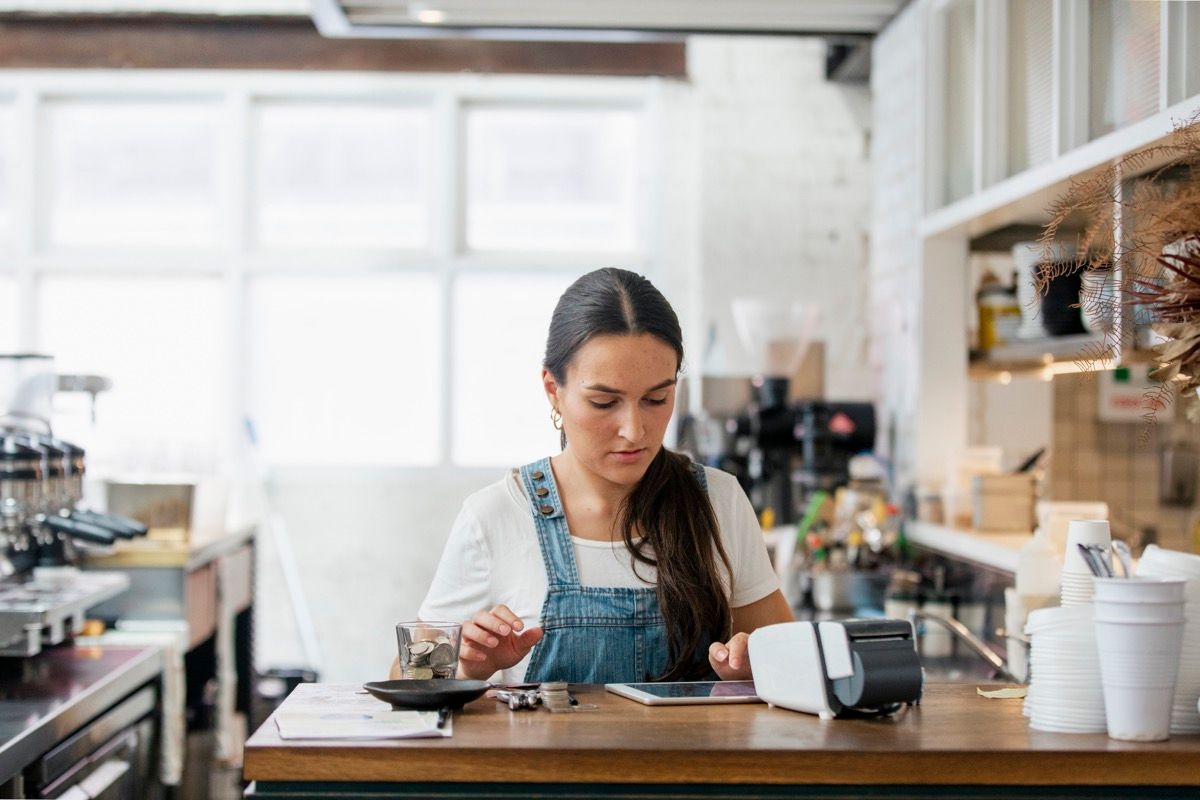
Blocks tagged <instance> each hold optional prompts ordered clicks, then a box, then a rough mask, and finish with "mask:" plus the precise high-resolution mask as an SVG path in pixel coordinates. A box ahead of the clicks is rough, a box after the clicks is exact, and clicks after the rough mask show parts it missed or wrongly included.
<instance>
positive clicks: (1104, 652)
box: [1094, 577, 1187, 742]
mask: <svg viewBox="0 0 1200 800" xmlns="http://www.w3.org/2000/svg"><path fill="white" fill-rule="evenodd" d="M1094 583H1095V591H1096V596H1095V601H1094V602H1095V607H1096V645H1097V649H1098V651H1099V653H1100V675H1101V678H1102V679H1103V684H1104V711H1105V716H1106V718H1107V721H1108V735H1109V737H1110V738H1113V739H1124V740H1127V741H1134V742H1156V741H1160V740H1162V739H1166V738H1167V737H1168V735H1169V732H1170V728H1171V708H1172V705H1173V702H1174V696H1175V678H1176V675H1177V674H1178V672H1179V653H1180V650H1181V646H1182V638H1183V623H1184V589H1185V587H1186V585H1187V583H1186V581H1184V580H1180V579H1172V578H1138V577H1134V578H1096V580H1095V581H1094Z"/></svg>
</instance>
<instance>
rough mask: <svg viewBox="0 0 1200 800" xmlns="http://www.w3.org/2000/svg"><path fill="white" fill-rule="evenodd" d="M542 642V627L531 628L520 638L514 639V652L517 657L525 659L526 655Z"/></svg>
mask: <svg viewBox="0 0 1200 800" xmlns="http://www.w3.org/2000/svg"><path fill="white" fill-rule="evenodd" d="M541 640H542V629H541V627H540V626H539V627H535V628H530V629H529V630H527V631H525V632H524V633H522V634H519V635H518V636H514V637H513V650H515V651H516V652H517V655H518V656H520V657H521V658H524V657H525V655H526V654H527V653H528V652H529V651H530V650H532V649H533V646H534V645H536V644H537V643H538V642H540V641H541Z"/></svg>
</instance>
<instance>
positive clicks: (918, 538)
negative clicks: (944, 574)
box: [904, 522, 1033, 574]
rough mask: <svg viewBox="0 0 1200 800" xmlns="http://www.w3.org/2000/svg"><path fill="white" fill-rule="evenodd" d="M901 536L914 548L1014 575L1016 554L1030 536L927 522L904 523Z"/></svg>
mask: <svg viewBox="0 0 1200 800" xmlns="http://www.w3.org/2000/svg"><path fill="white" fill-rule="evenodd" d="M904 535H905V537H906V538H907V539H908V541H909V542H911V543H912V544H914V545H917V546H918V547H922V548H924V549H926V550H933V551H935V552H938V553H941V554H942V555H946V556H950V557H952V558H957V559H962V560H963V561H970V562H972V563H974V564H981V565H983V566H985V567H990V568H992V569H995V570H999V571H1000V572H1007V573H1010V574H1011V573H1015V572H1016V571H1017V552H1018V551H1019V550H1020V549H1021V545H1023V544H1025V542H1027V541H1029V537H1030V536H1032V535H1033V534H1032V533H1021V532H1014V533H979V532H978V531H968V530H958V529H955V528H947V527H946V526H944V525H933V524H931V523H928V522H908V523H905V527H904Z"/></svg>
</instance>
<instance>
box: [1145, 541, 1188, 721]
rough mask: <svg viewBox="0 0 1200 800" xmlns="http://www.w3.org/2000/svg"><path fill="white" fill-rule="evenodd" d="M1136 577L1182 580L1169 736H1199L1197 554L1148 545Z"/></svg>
mask: <svg viewBox="0 0 1200 800" xmlns="http://www.w3.org/2000/svg"><path fill="white" fill-rule="evenodd" d="M1137 574H1138V575H1139V576H1144V577H1155V578H1183V579H1184V580H1186V581H1187V587H1186V588H1185V589H1184V612H1183V613H1184V617H1186V621H1185V622H1184V625H1183V642H1182V644H1181V646H1180V655H1179V677H1178V678H1177V679H1176V681H1175V701H1174V703H1173V705H1172V707H1171V733H1179V734H1190V733H1200V711H1197V707H1198V705H1200V555H1196V554H1194V553H1182V552H1180V551H1178V550H1164V549H1162V548H1161V547H1158V546H1157V545H1153V544H1152V545H1150V546H1149V547H1147V548H1146V549H1145V551H1144V552H1143V553H1142V557H1141V559H1140V560H1139V561H1138V565H1137Z"/></svg>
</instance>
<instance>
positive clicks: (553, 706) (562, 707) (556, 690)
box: [538, 681, 575, 714]
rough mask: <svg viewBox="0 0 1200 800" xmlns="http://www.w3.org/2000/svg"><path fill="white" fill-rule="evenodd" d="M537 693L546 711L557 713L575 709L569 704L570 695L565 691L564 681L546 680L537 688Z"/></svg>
mask: <svg viewBox="0 0 1200 800" xmlns="http://www.w3.org/2000/svg"><path fill="white" fill-rule="evenodd" d="M538 694H539V695H540V696H541V699H542V705H543V706H545V707H546V710H547V711H551V712H554V713H556V714H557V713H562V712H563V711H574V710H575V709H574V707H572V705H571V696H570V694H569V693H568V692H567V683H566V681H546V682H545V683H543V684H542V686H541V688H540V689H539V690H538Z"/></svg>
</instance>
